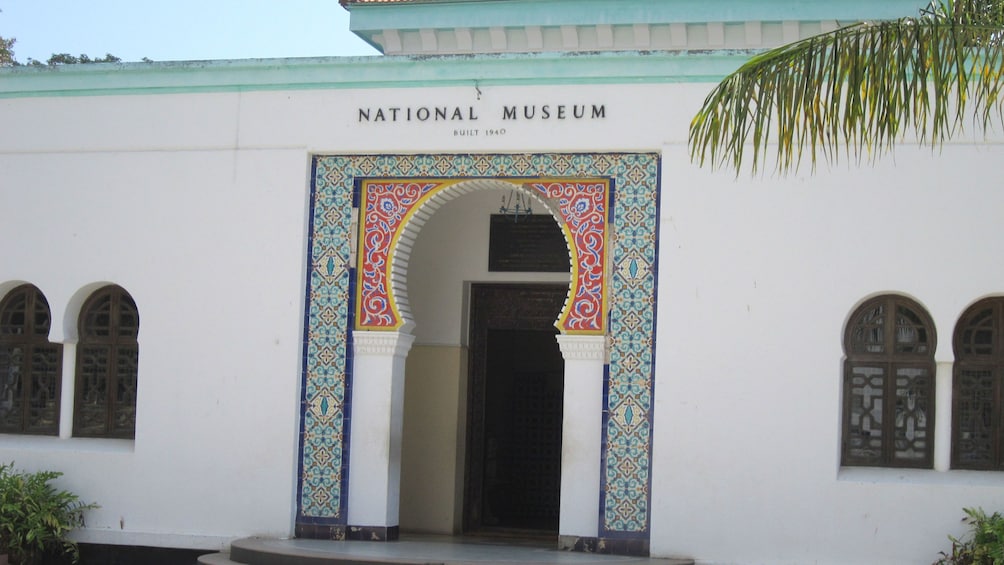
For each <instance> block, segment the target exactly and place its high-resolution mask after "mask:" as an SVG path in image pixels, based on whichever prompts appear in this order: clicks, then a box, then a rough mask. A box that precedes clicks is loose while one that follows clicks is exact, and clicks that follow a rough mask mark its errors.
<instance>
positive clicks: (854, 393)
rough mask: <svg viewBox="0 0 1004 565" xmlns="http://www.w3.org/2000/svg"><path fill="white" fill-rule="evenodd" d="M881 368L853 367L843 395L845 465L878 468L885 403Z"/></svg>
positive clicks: (883, 373)
mask: <svg viewBox="0 0 1004 565" xmlns="http://www.w3.org/2000/svg"><path fill="white" fill-rule="evenodd" d="M885 378H886V375H885V369H884V368H883V367H864V366H859V367H853V368H851V374H850V377H849V383H848V386H847V391H846V396H847V401H848V406H849V420H848V423H847V437H846V438H845V439H844V441H845V442H846V443H847V450H846V455H845V462H847V463H854V464H858V465H878V464H880V463H881V462H882V452H883V433H882V431H883V430H882V409H883V406H884V404H885V400H884V399H885Z"/></svg>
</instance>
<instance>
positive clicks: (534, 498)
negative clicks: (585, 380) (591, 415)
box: [464, 284, 568, 533]
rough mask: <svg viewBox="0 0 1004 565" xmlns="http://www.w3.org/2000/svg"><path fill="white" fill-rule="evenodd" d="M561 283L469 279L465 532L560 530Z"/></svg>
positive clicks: (564, 288)
mask: <svg viewBox="0 0 1004 565" xmlns="http://www.w3.org/2000/svg"><path fill="white" fill-rule="evenodd" d="M567 292H568V287H567V286H559V285H517V284H507V285H474V286H473V287H472V289H471V327H470V355H471V362H470V382H469V387H468V393H469V395H468V438H467V441H468V443H467V467H466V470H467V473H466V484H465V510H464V524H465V531H466V532H467V533H500V532H513V533H519V532H527V533H532V532H539V533H545V532H557V528H558V493H559V490H560V481H561V409H562V397H563V380H564V361H563V359H562V356H561V351H560V350H559V348H558V344H557V341H556V340H555V336H556V335H557V330H556V329H555V328H554V325H553V324H554V321H555V319H557V317H558V314H559V312H560V310H561V306H562V304H563V302H564V299H565V295H566V293H567Z"/></svg>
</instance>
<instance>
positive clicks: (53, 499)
mask: <svg viewBox="0 0 1004 565" xmlns="http://www.w3.org/2000/svg"><path fill="white" fill-rule="evenodd" d="M60 476H62V473H58V472H55V471H40V472H38V473H26V472H20V471H15V470H14V464H13V463H10V464H0V554H2V553H7V554H8V557H9V559H10V563H11V564H12V565H33V564H36V563H44V562H47V561H48V560H54V559H56V558H58V557H61V556H69V557H70V559H71V560H72V562H73V563H76V562H77V560H78V559H79V557H80V554H79V551H78V549H77V544H76V543H74V542H72V541H70V540H68V539H66V534H67V533H69V532H70V531H71V530H73V529H75V528H77V527H80V526H82V525H83V523H84V511H85V510H89V509H91V508H97V505H95V504H84V503H83V502H81V501H80V498H79V497H77V495H75V494H73V493H71V492H68V491H65V490H58V489H56V488H55V487H54V486H52V485H51V484H49V482H50V481H52V480H53V479H56V478H58V477H60Z"/></svg>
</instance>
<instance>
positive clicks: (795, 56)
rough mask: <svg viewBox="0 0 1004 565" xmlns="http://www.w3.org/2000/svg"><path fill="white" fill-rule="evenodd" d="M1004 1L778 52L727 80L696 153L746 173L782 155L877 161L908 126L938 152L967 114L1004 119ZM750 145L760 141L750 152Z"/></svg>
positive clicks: (978, 1)
mask: <svg viewBox="0 0 1004 565" xmlns="http://www.w3.org/2000/svg"><path fill="white" fill-rule="evenodd" d="M1002 103H1004V0H954V1H952V0H949V1H946V2H942V3H940V4H932V5H931V6H930V7H929V8H927V9H925V10H924V11H922V12H921V14H920V15H919V16H917V17H909V18H902V19H899V20H893V21H879V22H862V23H858V24H854V25H851V26H847V27H843V28H840V29H838V30H835V31H833V32H830V33H825V34H821V35H817V36H814V37H810V38H807V39H804V40H801V41H798V42H795V43H792V44H789V45H785V46H782V47H779V48H777V49H773V50H770V51H767V52H765V53H762V54H760V55H757V56H755V57H753V58H752V59H750V60H749V61H748V62H747V63H746V64H745V65H743V66H742V67H740V68H739V69H738V70H737V71H736V72H734V73H733V74H731V75H729V76H728V77H726V78H725V80H723V81H722V82H721V83H720V84H719V85H718V86H717V87H716V88H715V89H714V90H713V91H712V92H711V94H709V95H708V97H707V99H706V100H705V101H704V105H703V106H702V108H701V110H700V111H699V112H698V113H697V115H696V116H695V117H694V119H693V121H692V122H691V124H690V138H689V148H690V155H691V159H692V160H694V161H696V162H698V163H699V164H701V165H705V164H710V165H711V166H712V167H728V168H733V169H735V170H736V172H737V174H738V173H739V172H740V171H741V169H742V167H743V158H744V155H745V154H746V153H747V152H750V158H751V160H752V163H751V170H752V171H753V172H754V173H755V172H756V171H757V170H758V169H760V168H761V166H762V164H763V162H764V161H765V160H766V159H767V157H768V155H769V153H770V152H771V151H772V148H774V149H773V150H775V151H776V167H777V169H778V171H779V172H781V173H784V172H790V171H792V170H797V169H798V167H799V165H800V164H801V162H802V159H803V156H804V155H805V154H806V153H807V156H808V160H809V161H810V162H811V164H812V166H813V168H814V167H815V165H816V162H817V160H819V159H823V160H825V161H827V162H836V161H838V160H839V157H840V155H841V154H843V155H845V156H847V157H848V158H852V159H854V160H856V161H859V160H861V159H862V157H866V156H867V157H868V159H869V160H874V159H876V158H878V157H879V156H881V155H882V154H884V153H886V152H888V151H889V150H890V149H892V148H893V146H894V145H895V143H896V142H898V141H899V140H901V139H902V138H903V136H904V135H905V134H906V133H907V132H914V134H915V135H916V137H917V139H918V141H919V142H920V143H921V144H925V145H930V146H931V147H939V146H940V145H941V144H942V143H943V142H944V141H945V140H946V139H949V138H951V137H952V136H953V135H956V134H958V133H960V132H962V131H963V130H964V128H963V126H964V125H965V124H964V122H965V121H966V118H967V116H973V117H974V118H973V122H974V125H975V126H976V127H977V128H978V129H980V130H982V131H984V132H986V131H987V130H988V129H989V128H990V127H991V126H992V125H993V123H999V122H1002V121H1004V111H1002V110H1004V109H1002ZM750 145H751V146H752V147H750Z"/></svg>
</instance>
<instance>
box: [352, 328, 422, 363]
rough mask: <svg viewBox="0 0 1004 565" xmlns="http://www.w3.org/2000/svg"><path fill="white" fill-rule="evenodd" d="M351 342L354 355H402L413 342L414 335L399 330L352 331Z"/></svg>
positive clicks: (409, 348)
mask: <svg viewBox="0 0 1004 565" xmlns="http://www.w3.org/2000/svg"><path fill="white" fill-rule="evenodd" d="M352 343H353V352H354V353H355V354H356V355H385V356H388V357H390V356H394V357H404V356H405V355H407V354H408V351H410V350H411V344H413V343H415V336H413V335H411V334H406V333H401V332H374V331H354V332H352Z"/></svg>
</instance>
